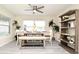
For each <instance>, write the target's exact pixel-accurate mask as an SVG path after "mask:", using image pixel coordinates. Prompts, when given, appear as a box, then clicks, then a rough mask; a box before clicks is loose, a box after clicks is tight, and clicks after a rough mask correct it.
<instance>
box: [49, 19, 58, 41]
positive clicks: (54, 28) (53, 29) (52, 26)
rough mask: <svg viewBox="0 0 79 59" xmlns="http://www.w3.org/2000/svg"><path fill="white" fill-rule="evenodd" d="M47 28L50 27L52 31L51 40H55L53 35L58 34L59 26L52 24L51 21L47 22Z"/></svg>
mask: <svg viewBox="0 0 79 59" xmlns="http://www.w3.org/2000/svg"><path fill="white" fill-rule="evenodd" d="M49 27H51V28H52V31H53V37H52V39H53V40H55V37H54V35H55V33H56V32H59V26H58V25H57V24H56V23H54V22H53V20H51V21H50V22H49Z"/></svg>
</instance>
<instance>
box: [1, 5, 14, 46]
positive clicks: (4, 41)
mask: <svg viewBox="0 0 79 59" xmlns="http://www.w3.org/2000/svg"><path fill="white" fill-rule="evenodd" d="M0 14H2V15H5V16H7V17H10V18H11V20H10V34H9V35H6V36H0V47H1V46H3V45H5V44H7V43H9V42H10V41H12V40H13V36H14V30H13V26H12V21H13V15H12V14H11V13H10V12H8V10H6V9H5V8H3V7H2V6H1V5H0Z"/></svg>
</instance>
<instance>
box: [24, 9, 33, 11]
mask: <svg viewBox="0 0 79 59" xmlns="http://www.w3.org/2000/svg"><path fill="white" fill-rule="evenodd" d="M32 10H33V9H25V10H24V11H32Z"/></svg>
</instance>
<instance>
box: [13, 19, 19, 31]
mask: <svg viewBox="0 0 79 59" xmlns="http://www.w3.org/2000/svg"><path fill="white" fill-rule="evenodd" d="M13 25H15V26H16V29H17V30H19V29H20V26H19V25H18V22H17V21H16V20H14V23H13Z"/></svg>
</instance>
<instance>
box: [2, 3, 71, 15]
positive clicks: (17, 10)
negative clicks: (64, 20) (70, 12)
mask: <svg viewBox="0 0 79 59" xmlns="http://www.w3.org/2000/svg"><path fill="white" fill-rule="evenodd" d="M32 5H37V6H39V7H40V6H45V7H44V8H42V9H40V10H41V11H43V12H44V13H38V12H36V14H39V15H55V14H58V13H59V12H61V11H62V10H65V9H67V8H68V7H69V6H71V5H70V4H32ZM2 6H3V7H4V8H6V9H7V10H8V11H10V12H11V13H13V14H14V15H33V11H24V10H25V9H30V8H31V7H30V6H29V5H28V4H3V5H2Z"/></svg>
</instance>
